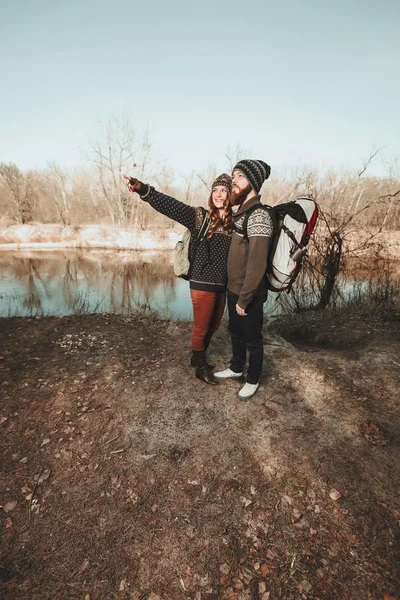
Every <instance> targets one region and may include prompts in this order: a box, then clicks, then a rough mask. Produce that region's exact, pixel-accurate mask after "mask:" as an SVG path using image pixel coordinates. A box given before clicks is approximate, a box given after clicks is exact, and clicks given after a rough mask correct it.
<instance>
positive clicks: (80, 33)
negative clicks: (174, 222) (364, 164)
mask: <svg viewBox="0 0 400 600" xmlns="http://www.w3.org/2000/svg"><path fill="white" fill-rule="evenodd" d="M0 8H1V11H0V14H1V22H0V84H1V93H0V162H7V163H8V162H13V163H15V164H17V166H19V167H20V168H21V169H23V170H27V169H33V168H38V169H42V168H44V167H45V166H46V163H47V162H48V161H56V162H58V163H59V164H60V165H61V166H63V167H65V168H68V169H69V168H73V167H74V166H80V165H83V164H84V161H85V152H84V151H85V150H87V149H88V143H89V140H90V139H93V136H94V135H95V133H94V132H95V130H96V125H97V123H98V122H99V121H103V122H104V121H106V120H107V119H108V118H109V116H110V115H115V116H120V115H121V114H123V113H124V112H127V113H128V114H129V115H130V116H131V119H132V122H133V124H134V126H135V129H136V130H137V131H138V133H140V132H142V131H144V130H145V129H147V128H148V129H149V131H150V137H151V141H152V157H153V159H154V160H157V161H165V164H166V165H167V166H169V167H171V168H173V169H174V172H175V173H176V174H177V176H181V175H187V174H189V173H190V172H191V171H200V170H202V169H204V168H206V167H207V164H209V163H210V164H215V165H216V166H217V168H218V169H221V170H224V169H226V168H227V161H226V157H225V155H226V153H227V150H228V148H230V149H233V148H235V147H237V146H239V147H240V148H242V149H244V150H247V151H248V158H258V159H262V160H264V161H266V162H268V163H269V164H270V165H271V166H272V171H274V169H275V168H286V167H292V166H296V165H313V166H317V167H319V168H321V169H325V168H343V167H344V168H349V169H356V168H358V167H359V166H360V164H361V161H362V160H363V159H365V158H366V157H368V155H369V154H370V152H371V151H372V149H377V148H382V151H381V152H380V154H379V155H378V158H377V160H376V161H375V164H374V165H373V167H372V171H371V173H372V174H382V173H383V171H382V169H384V167H383V165H382V161H390V160H392V159H394V158H395V157H399V156H400V118H399V114H398V113H399V109H398V106H399V97H400V68H399V65H400V37H399V35H398V31H399V25H400V2H398V0H381V1H380V2H375V1H374V2H372V1H371V0H351V1H349V0H336V1H335V2H333V0H331V1H330V2H327V1H326V0H320V1H319V2H315V0H313V1H309V0H302V1H301V2H300V1H299V0H281V1H276V0H275V1H274V2H271V1H270V0H264V1H253V0H248V1H247V2H243V1H241V2H238V1H237V0H231V1H229V2H228V1H226V0H203V1H202V2H190V1H188V0H186V1H181V0H170V2H165V0H164V1H160V0H155V1H149V0H148V1H147V2H144V1H142V2H137V1H135V0H134V1H132V0H131V1H129V2H128V1H125V0H114V1H113V2H107V1H105V0H96V1H94V0H86V1H85V0H80V1H79V2H77V1H75V0H70V1H69V2H68V3H64V4H58V3H56V2H54V0H51V1H50V0H49V1H48V0H36V2H32V0H29V1H28V0H14V2H13V3H11V2H10V1H9V0H8V1H6V0H0Z"/></svg>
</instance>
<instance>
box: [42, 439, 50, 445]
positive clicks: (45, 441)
mask: <svg viewBox="0 0 400 600" xmlns="http://www.w3.org/2000/svg"><path fill="white" fill-rule="evenodd" d="M46 444H50V439H49V438H45V439H44V440H43V442H42V443H41V445H40V447H42V446H46Z"/></svg>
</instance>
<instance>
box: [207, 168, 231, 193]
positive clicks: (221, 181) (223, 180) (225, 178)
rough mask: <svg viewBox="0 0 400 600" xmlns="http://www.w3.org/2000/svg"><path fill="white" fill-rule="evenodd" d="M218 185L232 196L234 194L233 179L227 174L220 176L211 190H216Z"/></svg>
mask: <svg viewBox="0 0 400 600" xmlns="http://www.w3.org/2000/svg"><path fill="white" fill-rule="evenodd" d="M217 185H223V186H225V187H226V189H227V190H228V192H229V194H230V193H231V192H232V177H231V176H230V175H228V174H227V173H222V175H218V177H217V179H216V180H215V181H214V182H213V184H212V187H211V189H214V188H215V187H216V186H217Z"/></svg>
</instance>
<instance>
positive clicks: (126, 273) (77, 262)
mask: <svg viewBox="0 0 400 600" xmlns="http://www.w3.org/2000/svg"><path fill="white" fill-rule="evenodd" d="M172 260H173V252H171V251H166V252H163V253H155V252H150V251H147V252H138V251H131V252H126V251H119V252H117V251H115V252H110V251H99V250H98V251H96V250H87V251H74V250H68V251H64V250H58V251H54V250H53V251H51V252H50V251H49V252H45V251H30V252H27V251H19V252H14V251H3V252H1V251H0V317H7V316H16V315H18V316H26V315H57V316H60V315H68V314H82V313H115V314H129V313H131V312H135V311H155V312H157V313H158V314H159V315H160V316H161V317H169V318H172V319H191V318H192V305H191V300H190V293H189V284H188V283H187V282H186V281H183V280H182V279H179V278H177V277H175V275H174V273H173V269H172ZM363 277H365V274H361V275H360V277H359V278H355V279H352V280H347V281H346V280H341V282H340V285H339V287H338V289H337V295H338V299H339V301H341V300H343V299H347V298H349V297H354V296H355V297H359V296H361V295H362V294H363V293H364V292H365V291H366V289H367V287H368V282H367V281H365V280H364V281H363ZM313 293H314V292H313V289H312V286H311V285H310V283H309V282H307V281H306V280H305V281H303V282H301V281H299V285H298V286H296V289H295V292H294V293H293V294H290V295H289V296H288V295H287V294H283V295H281V296H279V295H278V294H273V293H271V294H270V295H269V297H268V301H267V303H266V305H265V312H266V313H267V314H268V315H273V314H276V313H281V312H287V311H290V310H291V309H293V306H295V305H296V301H297V300H298V298H297V295H299V294H300V300H301V304H302V305H304V303H307V300H308V304H313V303H314V302H313V301H314V299H313V296H312V294H313ZM308 296H309V298H308Z"/></svg>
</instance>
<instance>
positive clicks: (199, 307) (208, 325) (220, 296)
mask: <svg viewBox="0 0 400 600" xmlns="http://www.w3.org/2000/svg"><path fill="white" fill-rule="evenodd" d="M190 296H191V298H192V304H193V320H194V323H193V330H192V350H204V349H207V346H208V344H209V343H210V340H211V337H212V335H213V334H214V333H215V332H216V331H217V329H218V328H219V326H220V324H221V319H222V315H223V314H224V308H225V301H226V295H225V292H204V291H202V290H190Z"/></svg>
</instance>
